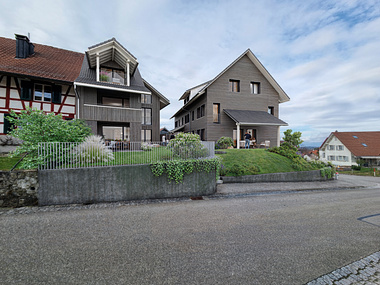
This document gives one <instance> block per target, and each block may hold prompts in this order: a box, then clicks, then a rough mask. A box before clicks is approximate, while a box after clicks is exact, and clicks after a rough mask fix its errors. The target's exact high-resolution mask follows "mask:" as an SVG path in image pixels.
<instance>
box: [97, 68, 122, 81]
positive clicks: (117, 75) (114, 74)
mask: <svg viewBox="0 0 380 285" xmlns="http://www.w3.org/2000/svg"><path fill="white" fill-rule="evenodd" d="M99 79H100V81H103V82H109V83H113V84H124V71H122V70H118V69H113V68H103V67H102V68H101V69H100V74H99Z"/></svg>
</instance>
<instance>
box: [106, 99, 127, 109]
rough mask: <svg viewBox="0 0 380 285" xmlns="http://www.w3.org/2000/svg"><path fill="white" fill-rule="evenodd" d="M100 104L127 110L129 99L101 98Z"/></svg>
mask: <svg viewBox="0 0 380 285" xmlns="http://www.w3.org/2000/svg"><path fill="white" fill-rule="evenodd" d="M101 103H102V104H103V105H106V106H112V107H124V108H129V98H115V97H102V98H101Z"/></svg>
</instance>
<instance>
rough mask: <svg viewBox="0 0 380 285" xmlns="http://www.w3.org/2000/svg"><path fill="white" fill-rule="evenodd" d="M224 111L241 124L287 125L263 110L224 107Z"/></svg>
mask: <svg viewBox="0 0 380 285" xmlns="http://www.w3.org/2000/svg"><path fill="white" fill-rule="evenodd" d="M223 111H224V113H226V115H227V116H229V117H230V118H231V119H232V120H233V121H235V122H236V123H239V124H241V125H264V126H268V125H271V126H287V125H288V124H287V123H285V122H284V121H282V120H280V119H278V118H276V117H275V116H273V115H271V114H269V113H267V112H264V111H250V110H232V109H224V110H223Z"/></svg>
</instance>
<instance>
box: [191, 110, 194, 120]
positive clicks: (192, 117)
mask: <svg viewBox="0 0 380 285" xmlns="http://www.w3.org/2000/svg"><path fill="white" fill-rule="evenodd" d="M194 115H195V112H194V111H192V112H191V120H192V121H194V117H195V116H194Z"/></svg>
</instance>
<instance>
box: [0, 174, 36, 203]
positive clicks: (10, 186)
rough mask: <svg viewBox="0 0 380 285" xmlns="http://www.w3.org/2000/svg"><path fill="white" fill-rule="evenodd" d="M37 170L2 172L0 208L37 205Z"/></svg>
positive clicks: (0, 179)
mask: <svg viewBox="0 0 380 285" xmlns="http://www.w3.org/2000/svg"><path fill="white" fill-rule="evenodd" d="M38 187H39V185H38V173H37V170H14V171H12V172H9V171H0V207H22V206H33V205H37V192H38Z"/></svg>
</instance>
